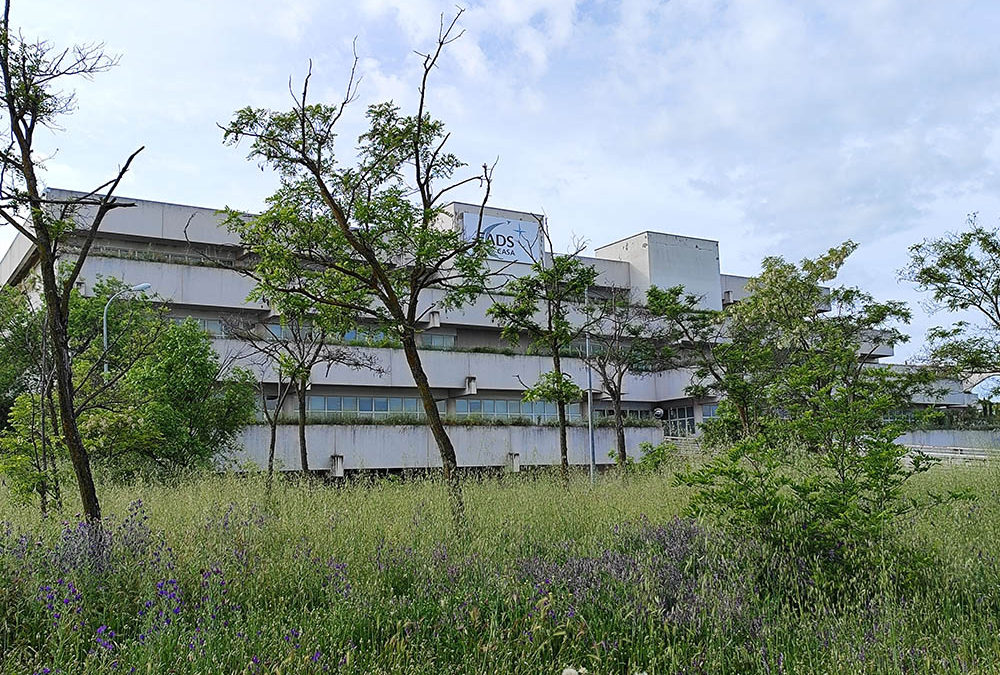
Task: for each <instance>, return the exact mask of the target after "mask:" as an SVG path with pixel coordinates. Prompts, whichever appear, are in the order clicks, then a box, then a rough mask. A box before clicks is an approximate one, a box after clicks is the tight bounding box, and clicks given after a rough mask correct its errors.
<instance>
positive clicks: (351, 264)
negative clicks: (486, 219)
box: [224, 11, 492, 522]
mask: <svg viewBox="0 0 1000 675" xmlns="http://www.w3.org/2000/svg"><path fill="white" fill-rule="evenodd" d="M459 14H461V11H460V12H459ZM457 20H458V16H456V17H455V19H454V20H453V21H452V22H451V23H450V24H445V23H444V22H442V26H441V30H440V33H439V35H438V40H437V44H436V45H435V47H434V49H433V50H431V51H430V52H429V53H427V54H426V55H423V75H422V78H421V81H420V86H419V98H418V103H417V110H416V112H415V114H413V115H404V114H402V112H401V111H400V109H399V108H398V107H397V106H396V105H394V104H393V103H391V102H387V103H379V104H376V105H372V106H370V107H369V108H368V111H367V120H368V131H366V132H365V133H364V134H362V136H361V137H360V139H359V145H358V147H357V148H356V151H355V154H356V157H357V160H356V162H355V163H354V164H353V165H350V166H349V165H346V164H343V163H341V162H340V161H339V159H340V155H339V154H338V152H337V149H336V148H335V139H336V132H337V130H338V124H339V122H340V120H341V116H342V115H343V114H344V112H345V110H346V109H347V108H348V106H349V104H350V103H351V101H352V100H353V99H354V96H355V80H354V75H353V69H352V76H351V78H350V80H349V82H348V87H347V92H346V94H345V96H344V98H343V100H342V101H341V102H340V103H339V104H338V105H328V104H322V103H313V102H311V101H310V100H309V82H310V76H307V77H306V78H305V82H304V84H303V87H302V93H301V94H300V95H298V96H295V97H294V101H293V107H292V109H291V110H290V111H288V112H274V111H271V110H266V109H258V108H244V109H243V110H240V111H238V112H237V113H236V115H235V117H234V118H233V119H232V121H231V122H230V123H229V124H228V125H227V126H226V127H225V136H224V138H225V141H226V142H227V143H229V144H237V143H240V142H241V141H248V142H249V144H250V158H252V159H255V160H257V161H259V162H260V163H261V164H262V165H267V166H270V167H271V168H273V169H275V170H276V171H277V172H278V173H279V175H280V177H281V187H280V188H279V189H278V191H277V192H276V193H275V194H274V195H272V196H271V197H270V198H269V199H268V209H267V210H266V212H265V213H263V214H262V215H260V216H259V217H257V218H252V219H246V218H245V217H243V216H241V215H239V214H236V213H233V214H232V217H231V218H230V219H229V224H230V227H231V228H232V230H233V231H234V232H236V233H238V234H239V236H240V238H241V240H242V243H243V245H244V246H245V247H246V248H247V249H248V250H249V251H250V252H251V253H252V254H253V256H254V260H255V269H254V274H255V275H256V277H257V278H258V287H257V292H258V293H259V295H260V297H262V298H267V299H268V300H271V299H278V298H289V297H293V296H297V297H300V298H304V299H307V300H309V301H310V303H311V310H312V311H314V312H316V313H317V314H318V315H320V316H321V317H322V321H324V322H325V323H326V324H327V325H329V326H343V327H345V329H346V328H350V327H353V326H354V325H357V323H358V321H359V319H360V318H365V319H367V320H368V321H369V322H370V323H371V324H374V327H375V328H376V329H378V330H381V331H382V332H383V333H384V334H385V335H386V336H388V337H390V338H392V339H398V340H399V341H400V342H401V343H402V347H403V351H404V353H405V355H406V360H407V364H408V365H409V368H410V372H411V373H412V375H413V380H414V384H415V386H416V388H417V391H418V392H419V393H420V398H421V401H422V402H423V407H424V412H425V413H426V415H427V421H428V425H429V427H430V430H431V433H432V434H433V436H434V440H435V442H436V443H437V446H438V451H439V453H440V456H441V462H442V465H443V468H444V475H445V479H446V482H447V485H448V490H449V495H450V499H451V506H452V511H453V515H454V517H455V520H456V522H464V507H463V502H462V491H461V483H460V482H459V476H458V473H457V467H458V462H457V458H456V455H455V449H454V446H453V445H452V442H451V439H450V438H449V437H448V434H447V432H446V430H445V427H444V424H443V423H442V421H441V415H440V413H439V411H438V409H437V404H436V402H435V399H434V395H433V393H432V391H431V387H430V383H429V382H428V379H427V374H426V372H425V371H424V367H423V364H422V362H421V357H420V351H419V350H418V348H417V336H418V335H419V333H420V332H421V331H422V330H423V329H424V328H425V327H426V323H427V316H428V312H429V311H430V310H431V308H432V307H435V308H439V309H440V308H444V309H447V308H454V307H458V306H461V305H463V304H465V303H467V302H469V301H471V300H473V299H474V298H475V297H477V295H478V294H479V293H480V292H481V291H482V290H483V288H484V287H485V283H486V275H487V267H486V264H485V261H486V256H487V254H488V253H489V250H490V244H489V243H488V242H487V241H485V240H483V239H482V238H481V237H479V236H478V235H479V232H477V233H476V236H474V237H471V238H470V239H466V238H465V237H464V236H463V233H462V231H461V230H460V228H458V227H455V226H454V224H452V223H450V222H445V220H446V219H444V218H443V211H442V206H441V200H442V197H444V196H445V195H447V194H448V193H449V192H450V191H451V190H453V189H455V188H456V187H458V186H460V185H463V184H467V183H470V182H478V183H480V184H481V185H482V186H483V187H484V188H485V191H484V198H483V206H485V203H486V199H487V198H488V196H489V185H490V178H491V174H492V169H490V168H489V167H486V166H484V167H483V170H482V173H481V174H479V175H474V176H471V177H469V178H466V179H464V180H454V179H453V177H454V176H455V173H456V172H457V171H458V170H459V169H460V168H461V167H462V166H463V163H462V162H461V161H460V160H459V159H458V157H456V156H455V155H453V154H452V153H450V152H448V151H446V150H445V148H444V146H445V144H446V142H447V140H448V138H449V134H448V133H446V132H445V128H444V125H443V124H442V123H441V122H440V121H438V120H435V119H433V118H432V117H431V116H430V115H429V114H428V113H427V111H426V109H425V108H426V97H427V83H428V78H429V77H430V74H431V72H432V71H433V70H434V67H435V65H436V64H437V61H438V58H439V57H440V55H441V52H442V50H443V49H444V47H445V46H447V45H448V44H449V43H450V42H452V41H454V40H455V39H457V37H458V35H456V34H455V33H454V28H455V22H456V21H457ZM355 65H356V61H355ZM310 75H311V74H310ZM481 213H482V209H480V214H481ZM481 220H482V218H481V216H480V229H481Z"/></svg>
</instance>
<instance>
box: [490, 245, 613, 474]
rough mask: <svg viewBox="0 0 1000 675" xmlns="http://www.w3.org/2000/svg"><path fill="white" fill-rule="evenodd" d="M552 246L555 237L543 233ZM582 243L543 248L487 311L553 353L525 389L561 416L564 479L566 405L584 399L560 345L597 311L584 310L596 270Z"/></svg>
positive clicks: (512, 334) (517, 335)
mask: <svg viewBox="0 0 1000 675" xmlns="http://www.w3.org/2000/svg"><path fill="white" fill-rule="evenodd" d="M545 240H546V242H547V243H548V249H549V250H550V251H551V250H552V242H551V239H549V237H548V233H545ZM582 249H583V247H582V246H578V247H577V249H576V251H574V252H573V253H568V254H564V255H557V254H552V255H548V254H544V253H543V254H542V255H541V257H540V258H539V259H538V260H535V261H534V262H532V264H531V269H530V271H529V273H528V274H525V275H523V276H519V277H517V278H515V279H512V280H511V281H510V282H508V283H507V284H506V286H504V293H505V294H506V295H507V297H508V298H509V299H508V300H500V301H497V302H494V303H493V305H492V306H491V307H490V308H489V309H488V310H487V314H488V315H489V316H490V317H491V318H492V319H493V321H495V322H496V323H497V324H498V325H499V326H500V335H501V336H502V337H503V338H504V339H506V340H508V341H509V342H511V343H512V344H515V345H516V344H518V343H519V342H520V340H521V335H522V334H527V335H528V336H530V338H531V341H532V346H533V347H534V348H536V349H538V350H540V351H543V352H545V353H549V354H551V355H552V370H551V372H548V373H545V374H543V375H542V376H541V377H540V378H539V380H538V382H536V383H535V384H534V385H532V386H530V387H528V389H527V390H526V391H525V392H524V400H526V401H550V402H553V403H555V404H556V411H557V413H558V416H559V458H560V470H561V472H562V477H563V481H564V482H565V483H566V484H568V481H569V445H568V442H567V437H566V426H567V420H566V406H567V405H568V404H570V403H573V402H576V401H579V400H580V394H581V390H580V387H579V386H578V385H577V384H576V383H574V382H573V381H572V379H571V378H570V377H569V376H568V375H567V374H566V373H564V372H563V369H562V358H563V357H562V351H563V350H564V349H566V348H567V347H569V346H570V345H571V344H573V342H575V341H577V340H579V339H580V338H581V337H582V336H583V335H584V333H585V332H586V331H587V330H588V328H589V327H590V326H591V325H592V323H593V320H594V317H593V316H588V315H587V313H586V312H585V311H584V300H585V296H586V294H587V289H588V288H590V287H591V286H593V285H594V282H595V281H596V280H597V270H596V269H595V268H594V266H593V265H588V264H586V263H585V262H584V261H583V260H582V259H581V258H580V252H581V251H582Z"/></svg>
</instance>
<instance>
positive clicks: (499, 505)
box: [0, 466, 1000, 675]
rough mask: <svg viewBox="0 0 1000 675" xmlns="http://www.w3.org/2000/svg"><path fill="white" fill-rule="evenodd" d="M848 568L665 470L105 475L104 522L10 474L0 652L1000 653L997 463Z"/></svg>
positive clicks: (61, 664)
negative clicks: (856, 567) (357, 477)
mask: <svg viewBox="0 0 1000 675" xmlns="http://www.w3.org/2000/svg"><path fill="white" fill-rule="evenodd" d="M921 481H922V482H921V484H919V485H916V486H914V489H918V490H922V491H926V490H928V489H934V490H942V489H945V488H948V487H951V488H954V487H964V488H968V489H971V490H972V491H973V492H975V493H976V495H977V496H978V498H977V500H976V501H973V502H963V503H958V504H951V505H948V506H946V507H943V508H941V509H939V510H938V511H936V512H933V513H925V514H921V515H919V516H911V517H907V518H905V519H904V520H902V521H901V522H900V530H899V532H898V533H895V535H894V537H893V541H894V542H895V543H893V544H892V545H890V544H888V543H885V542H873V543H872V546H871V548H870V550H868V551H867V552H865V555H866V556H867V557H866V561H867V563H866V564H865V565H864V566H862V568H861V569H860V571H858V572H857V573H856V574H855V575H854V576H852V577H850V578H845V579H842V580H840V582H841V583H836V581H837V580H834V582H835V583H833V584H831V583H830V580H829V579H828V578H821V577H820V575H819V572H818V571H817V570H818V569H819V562H818V561H813V560H799V559H795V558H794V557H793V556H789V555H787V554H782V553H779V552H775V551H768V550H765V549H764V548H763V547H761V546H760V545H758V544H756V543H755V542H754V541H752V540H749V539H747V538H745V537H740V536H738V534H729V535H724V534H723V533H721V532H715V531H712V530H711V528H709V527H707V526H706V525H704V524H700V523H698V522H695V521H693V520H690V519H686V518H684V517H683V516H682V514H683V511H684V507H685V505H686V503H687V498H688V494H687V493H686V491H685V489H684V488H679V487H675V486H674V485H673V482H672V480H671V478H670V475H669V474H664V475H655V476H635V477H630V478H629V479H628V480H627V481H622V480H621V479H620V478H617V477H614V476H605V477H602V478H601V479H600V480H599V482H598V484H597V485H596V486H595V487H591V486H590V484H589V481H587V479H586V478H585V477H582V476H581V477H579V478H576V479H574V482H573V484H572V486H571V489H570V490H569V491H568V492H567V491H565V490H563V489H562V488H561V487H560V486H559V484H558V482H557V481H556V479H554V478H549V477H516V478H515V477H507V478H504V479H490V480H484V481H481V482H470V483H468V484H467V487H466V500H467V509H468V515H469V520H470V522H469V527H468V531H467V532H466V533H465V534H462V535H459V534H456V533H455V532H454V531H453V528H452V527H451V524H450V519H449V516H448V513H449V512H448V509H447V503H446V500H445V492H444V488H443V486H442V484H440V483H438V482H436V481H433V480H426V481H409V482H390V481H382V482H377V483H374V484H371V485H348V486H345V487H339V488H333V487H329V486H323V485H297V484H291V483H284V482H280V481H279V483H278V484H277V485H276V487H275V490H274V492H273V494H272V495H271V497H270V498H265V496H264V487H263V481H262V480H261V479H259V478H258V477H253V476H251V477H239V476H222V477H218V476H205V477H198V478H194V479H192V480H190V481H187V482H185V483H183V484H181V485H178V486H175V487H169V486H148V485H143V484H138V483H137V484H133V485H105V486H103V488H102V490H101V495H102V498H103V507H104V510H105V513H106V514H107V515H108V516H109V517H108V518H107V519H106V523H105V525H104V527H103V528H101V529H99V530H94V529H90V528H88V527H87V526H86V525H81V524H80V523H79V522H78V521H77V520H76V519H75V518H74V517H73V511H72V510H71V509H70V508H69V507H67V510H66V513H64V514H63V515H61V516H57V517H53V518H49V519H47V520H43V519H42V518H40V517H39V515H38V514H37V512H36V510H34V509H32V508H29V507H15V506H13V505H11V504H10V502H9V500H8V499H7V496H6V494H5V493H4V492H3V488H2V487H0V654H2V656H0V672H3V673H17V674H18V675H20V674H23V673H56V672H59V673H77V672H88V673H90V672H95V673H104V672H108V673H133V672H136V673H278V672H280V673H299V672H302V673H321V672H334V673H397V672H398V673H493V672H497V673H561V672H562V670H563V669H564V668H566V667H573V668H575V669H578V670H579V671H580V672H583V669H585V670H586V672H588V673H592V674H595V673H624V674H628V675H634V674H636V673H643V672H644V673H649V674H652V673H757V672H759V673H825V672H831V673H858V672H886V673H901V672H905V673H917V672H920V673H941V672H956V673H964V672H1000V627H998V625H997V621H998V618H1000V562H998V556H1000V498H998V488H1000V472H998V470H997V468H996V467H985V466H979V467H975V468H971V467H970V468H947V467H938V468H936V469H935V470H933V471H932V472H931V473H930V474H927V475H925V476H922V477H921Z"/></svg>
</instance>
